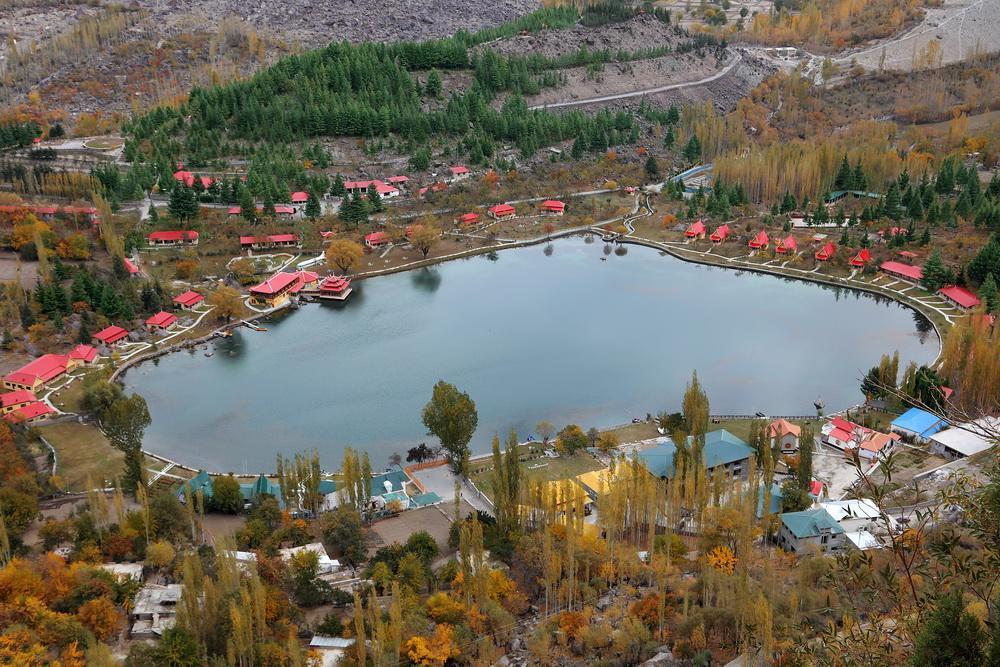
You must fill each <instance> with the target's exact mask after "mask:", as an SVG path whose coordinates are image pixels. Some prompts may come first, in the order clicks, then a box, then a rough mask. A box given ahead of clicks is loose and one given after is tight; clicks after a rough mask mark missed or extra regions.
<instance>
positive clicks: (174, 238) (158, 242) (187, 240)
mask: <svg viewBox="0 0 1000 667" xmlns="http://www.w3.org/2000/svg"><path fill="white" fill-rule="evenodd" d="M146 240H147V241H148V242H149V245H150V246H153V247H157V248H159V247H164V246H176V245H198V232H194V231H189V230H174V231H167V232H152V233H150V234H149V235H148V236H146Z"/></svg>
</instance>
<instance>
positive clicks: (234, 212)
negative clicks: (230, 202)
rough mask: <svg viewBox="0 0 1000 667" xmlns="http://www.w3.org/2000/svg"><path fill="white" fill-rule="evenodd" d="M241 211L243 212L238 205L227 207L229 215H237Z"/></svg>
mask: <svg viewBox="0 0 1000 667" xmlns="http://www.w3.org/2000/svg"><path fill="white" fill-rule="evenodd" d="M242 212H243V209H242V208H240V207H239V206H230V207H229V215H239V214H240V213H242Z"/></svg>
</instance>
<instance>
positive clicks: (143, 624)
mask: <svg viewBox="0 0 1000 667" xmlns="http://www.w3.org/2000/svg"><path fill="white" fill-rule="evenodd" d="M183 592H184V587H183V586H182V585H180V584H167V585H166V586H157V585H155V584H147V585H146V586H143V588H142V589H141V590H140V591H139V592H138V594H136V596H135V603H134V605H133V607H132V613H131V614H129V620H130V621H131V623H132V627H131V630H130V632H129V634H130V635H131V637H132V639H158V638H159V637H161V636H163V633H164V631H166V630H168V629H170V628H172V627H174V624H175V623H176V622H177V603H178V602H180V600H181V595H182V594H183Z"/></svg>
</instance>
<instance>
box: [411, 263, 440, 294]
mask: <svg viewBox="0 0 1000 667" xmlns="http://www.w3.org/2000/svg"><path fill="white" fill-rule="evenodd" d="M412 282H413V286H414V287H416V288H417V289H420V290H423V291H424V292H435V291H437V288H438V287H440V286H441V272H440V271H439V270H437V269H436V268H429V267H428V268H423V269H417V270H416V271H413V277H412Z"/></svg>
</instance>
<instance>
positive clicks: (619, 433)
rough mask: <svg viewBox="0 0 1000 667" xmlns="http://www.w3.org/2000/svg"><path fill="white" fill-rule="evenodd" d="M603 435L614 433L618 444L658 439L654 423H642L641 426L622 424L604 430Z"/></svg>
mask: <svg viewBox="0 0 1000 667" xmlns="http://www.w3.org/2000/svg"><path fill="white" fill-rule="evenodd" d="M603 432H604V433H614V434H615V437H617V438H618V442H619V444H623V445H624V444H626V443H629V442H638V441H640V440H649V439H650V438H658V437H660V433H659V431H657V430H656V422H642V423H641V424H623V425H621V426H615V427H613V428H609V429H605V430H604V431H603Z"/></svg>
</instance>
